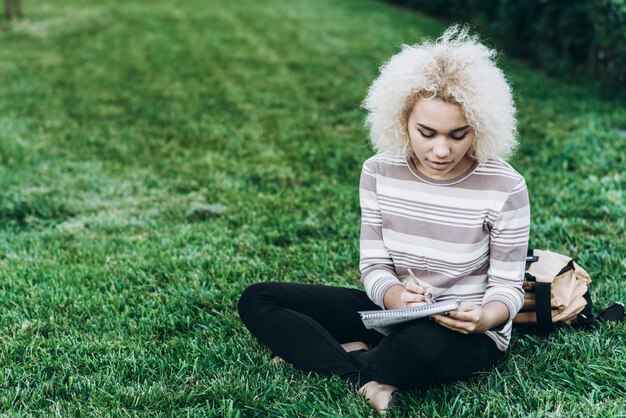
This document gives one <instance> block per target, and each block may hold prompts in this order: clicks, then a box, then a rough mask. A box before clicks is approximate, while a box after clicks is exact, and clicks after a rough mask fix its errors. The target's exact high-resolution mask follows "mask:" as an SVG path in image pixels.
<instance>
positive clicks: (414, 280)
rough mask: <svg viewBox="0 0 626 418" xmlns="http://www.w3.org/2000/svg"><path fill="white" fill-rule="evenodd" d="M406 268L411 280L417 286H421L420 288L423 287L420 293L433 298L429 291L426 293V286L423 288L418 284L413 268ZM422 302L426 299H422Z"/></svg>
mask: <svg viewBox="0 0 626 418" xmlns="http://www.w3.org/2000/svg"><path fill="white" fill-rule="evenodd" d="M407 270H408V271H409V276H411V279H413V282H414V283H415V284H416V285H417V286H419V287H421V288H423V289H424V290H422V295H424V296H428V297H429V298H430V299H432V298H433V295H431V294H430V293H426V288H424V287H423V286H422V285H421V284H420V282H419V280H418V278H417V276H416V275H415V273H413V270H411V269H407ZM422 299H423V298H422ZM422 302H426V300H422Z"/></svg>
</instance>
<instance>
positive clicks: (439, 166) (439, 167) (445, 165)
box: [430, 161, 451, 170]
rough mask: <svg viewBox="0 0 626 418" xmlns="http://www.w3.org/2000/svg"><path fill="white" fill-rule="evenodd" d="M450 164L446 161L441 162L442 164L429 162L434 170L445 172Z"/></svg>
mask: <svg viewBox="0 0 626 418" xmlns="http://www.w3.org/2000/svg"><path fill="white" fill-rule="evenodd" d="M450 164H451V163H450V162H447V161H443V162H438V161H430V165H432V166H433V168H434V169H435V170H445V169H446V168H448V166H449V165H450Z"/></svg>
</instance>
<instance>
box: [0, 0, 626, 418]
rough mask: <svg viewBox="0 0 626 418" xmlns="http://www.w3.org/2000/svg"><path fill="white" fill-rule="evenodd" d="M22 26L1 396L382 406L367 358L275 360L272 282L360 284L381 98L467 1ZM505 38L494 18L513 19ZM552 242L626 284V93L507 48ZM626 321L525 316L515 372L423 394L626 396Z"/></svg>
mask: <svg viewBox="0 0 626 418" xmlns="http://www.w3.org/2000/svg"><path fill="white" fill-rule="evenodd" d="M25 13H26V18H25V19H24V20H23V21H19V22H16V23H14V24H12V25H10V26H5V27H4V29H3V30H1V31H0V42H1V46H0V79H1V80H2V83H0V190H1V192H0V289H1V291H2V293H1V294H2V297H1V298H0V339H1V341H2V344H1V345H0V382H1V383H0V385H1V388H2V389H1V391H0V412H4V413H6V414H7V415H10V416H13V415H20V416H21V415H57V416H77V415H81V416H82V415H94V416H103V415H111V416H139V415H142V416H143V415H146V416H152V415H155V416H181V415H193V416H215V417H222V416H224V417H236V416H241V417H244V416H274V417H283V416H307V417H323V416H326V417H335V416H345V417H364V416H373V415H374V413H373V411H372V409H371V408H370V407H369V406H368V405H367V404H366V403H365V401H364V400H363V399H361V398H359V397H357V396H356V395H355V389H354V388H353V387H351V386H350V385H348V384H347V383H344V382H343V381H341V380H339V379H337V378H333V379H326V378H320V377H316V376H308V375H306V374H304V373H302V372H299V371H297V370H295V369H293V368H292V367H291V366H280V367H271V366H270V365H269V364H270V359H271V357H270V353H269V351H268V350H267V349H265V348H264V347H262V346H261V345H260V344H259V343H258V342H257V341H255V340H254V339H253V338H252V337H251V336H250V334H249V333H248V332H247V331H246V330H245V329H244V327H243V325H242V324H241V322H240V321H239V318H238V315H237V311H236V302H237V299H238V297H239V295H240V293H241V292H242V290H243V289H244V288H245V287H246V286H247V285H249V284H251V283H255V282H259V281H265V280H278V281H298V282H305V283H326V284H337V285H345V286H353V287H359V271H358V234H359V216H360V215H359V206H358V190H357V189H358V178H359V174H360V168H361V164H362V162H363V161H364V160H365V159H366V158H368V157H369V156H370V155H372V150H371V148H370V147H369V145H368V142H367V132H366V131H365V129H364V128H363V118H364V112H363V110H362V109H361V108H360V102H361V100H362V99H363V97H364V95H365V92H366V89H367V86H368V85H369V83H370V82H371V81H372V80H373V79H374V77H376V75H377V72H378V66H379V65H380V64H381V62H383V61H384V60H385V59H386V58H388V57H389V56H390V55H392V54H393V53H395V52H397V51H398V49H399V46H400V45H401V44H402V43H412V42H416V41H418V40H419V39H420V38H421V37H422V36H430V37H433V36H437V35H438V34H440V33H441V31H442V29H443V28H444V27H445V23H443V22H439V21H436V20H434V19H431V18H428V17H425V16H423V15H420V14H418V13H415V12H411V11H408V10H404V9H400V8H396V7H393V6H390V5H388V4H385V3H382V2H377V1H373V0H341V1H332V0H319V1H315V2H312V1H306V0H271V1H270V0H262V1H254V0H239V1H229V2H224V1H217V0H209V1H200V0H188V1H185V2H167V1H163V0H151V1H148V0H144V1H129V2H119V1H109V2H102V1H95V0H88V1H81V2H78V1H69V0H49V1H46V2H26V4H25ZM487 41H489V40H487ZM501 64H502V66H503V68H504V69H505V72H506V73H507V75H508V77H509V78H510V80H511V82H512V84H513V86H514V89H515V93H516V102H517V104H518V109H519V115H518V118H519V134H520V142H521V145H520V148H519V151H518V153H517V154H516V157H515V158H514V159H513V161H512V164H513V165H514V166H515V167H516V168H517V169H518V170H519V171H520V172H521V173H522V174H523V175H524V176H525V177H526V180H527V183H528V185H529V190H530V198H531V203H532V230H531V245H533V246H536V247H539V248H550V249H553V250H557V251H560V252H564V253H567V254H571V255H573V256H575V257H576V258H577V260H578V261H579V263H580V264H581V265H582V266H584V267H585V268H586V269H587V270H588V272H589V273H590V274H591V276H592V278H593V280H594V281H593V283H592V295H593V298H594V299H595V301H596V304H597V305H598V306H607V305H609V304H611V303H613V302H614V301H616V300H622V301H626V289H625V288H624V284H623V283H624V279H626V233H625V231H626V228H625V225H624V219H625V218H626V196H625V194H624V189H625V188H626V187H625V186H626V170H625V168H626V139H625V138H624V136H623V133H622V134H620V131H624V130H626V105H625V104H624V103H620V102H615V101H607V100H603V99H602V98H601V97H600V96H599V94H598V89H597V88H596V87H595V86H594V85H592V84H590V83H589V82H586V81H581V80H575V81H572V80H571V79H569V80H566V79H555V78H549V77H547V76H545V75H543V74H541V73H540V72H537V71H534V70H531V69H529V68H527V67H526V66H524V65H523V64H522V63H519V62H516V61H513V60H509V59H507V58H506V56H502V57H501ZM625 330H626V328H625V326H624V324H618V325H613V326H606V325H605V326H602V327H600V328H599V329H597V330H595V331H592V332H562V333H557V334H555V335H552V336H550V337H537V336H533V335H524V334H521V333H517V332H516V333H515V334H514V338H513V342H512V346H511V351H510V355H509V356H508V359H507V360H506V361H505V362H504V363H502V364H501V365H500V366H499V367H498V368H497V370H496V371H495V372H493V373H489V374H483V375H480V376H477V377H475V378H473V379H472V380H471V381H469V382H465V383H455V384H448V385H444V386H440V387H436V388H432V389H431V390H428V391H424V392H411V393H406V394H404V395H403V396H402V397H401V399H400V401H401V407H400V410H399V415H407V416H408V415H411V416H424V417H436V416H442V417H443V416H498V417H500V416H515V417H516V416H537V417H543V416H555V417H573V416H606V417H613V416H618V415H626V396H625V393H626V349H625V344H624V337H625V334H626V333H625Z"/></svg>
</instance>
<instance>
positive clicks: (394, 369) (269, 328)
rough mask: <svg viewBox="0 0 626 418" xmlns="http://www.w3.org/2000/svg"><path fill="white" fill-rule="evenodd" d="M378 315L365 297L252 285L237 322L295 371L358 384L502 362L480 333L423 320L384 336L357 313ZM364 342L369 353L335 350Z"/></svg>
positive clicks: (420, 379) (411, 379) (415, 383)
mask: <svg viewBox="0 0 626 418" xmlns="http://www.w3.org/2000/svg"><path fill="white" fill-rule="evenodd" d="M373 309H380V307H379V306H378V305H376V304H374V302H372V301H371V300H370V299H369V298H368V297H367V295H366V294H365V292H363V291H361V290H356V289H348V288H342V287H332V286H321V285H308V284H297V283H274V282H270V283H257V284H253V285H252V286H250V287H248V288H247V289H246V290H245V291H244V292H243V294H242V295H241V298H240V299H239V316H240V317H241V320H242V321H243V323H244V324H245V326H246V327H247V328H248V329H249V330H250V332H251V333H252V335H254V336H255V337H257V338H258V339H259V340H260V341H261V342H262V343H263V344H265V345H266V346H267V347H269V348H270V350H272V352H273V353H274V354H275V355H277V356H280V357H282V358H283V359H285V360H286V361H288V362H289V363H291V364H293V365H294V366H295V367H296V368H298V369H301V370H304V371H307V372H315V373H318V374H321V375H325V376H330V375H337V376H340V377H342V378H344V379H347V380H349V381H351V382H353V383H355V384H356V385H358V386H361V385H363V384H365V383H367V382H369V381H372V380H375V381H377V382H380V383H386V384H389V385H393V386H397V387H399V388H401V389H412V388H420V387H422V388H423V387H427V386H429V385H432V384H434V383H438V382H445V381H451V380H459V379H465V378H467V377H469V376H470V375H471V374H472V373H475V372H477V371H481V370H486V369H490V368H491V367H493V366H494V365H495V364H496V363H497V362H498V360H500V358H501V357H502V354H503V353H502V352H501V351H500V350H498V348H497V347H496V344H495V343H494V342H493V341H492V340H491V339H490V338H489V337H487V336H486V335H484V334H469V335H464V334H460V333H458V332H455V331H451V330H449V329H447V328H444V327H442V326H441V325H438V324H437V323H435V322H433V321H430V320H428V319H427V318H424V319H418V320H415V321H411V322H407V323H406V324H405V325H403V326H401V327H399V329H398V330H397V331H395V332H394V333H392V334H390V335H388V336H386V337H385V336H384V335H382V334H381V333H379V332H377V331H374V330H368V329H366V328H365V327H364V326H363V323H362V322H361V319H360V317H359V315H358V314H357V311H362V310H373ZM350 341H363V342H365V343H367V344H368V345H370V346H372V347H373V348H372V349H371V350H369V351H366V350H358V351H353V352H350V353H348V352H346V351H345V350H344V349H343V348H342V347H341V345H340V344H342V343H346V342H350Z"/></svg>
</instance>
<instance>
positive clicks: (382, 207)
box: [360, 154, 530, 351]
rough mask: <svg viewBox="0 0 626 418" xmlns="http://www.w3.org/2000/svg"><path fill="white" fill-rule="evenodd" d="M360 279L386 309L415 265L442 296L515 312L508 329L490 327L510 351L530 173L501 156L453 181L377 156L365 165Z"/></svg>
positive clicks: (518, 299)
mask: <svg viewBox="0 0 626 418" xmlns="http://www.w3.org/2000/svg"><path fill="white" fill-rule="evenodd" d="M360 202H361V241H360V244H361V251H360V253H361V258H360V270H361V274H362V275H361V283H362V285H363V286H364V288H365V291H366V292H367V295H368V296H369V297H370V299H372V301H374V303H376V304H378V305H379V306H381V307H382V308H383V309H384V305H383V297H384V295H385V292H386V291H387V290H388V289H389V288H390V287H391V286H393V285H396V284H402V283H404V282H405V281H406V280H408V279H409V276H408V269H409V268H411V269H412V270H413V272H414V273H415V274H416V275H417V276H418V277H419V278H420V279H422V280H423V281H425V282H427V283H428V284H429V285H430V286H432V287H433V288H434V289H435V300H436V301H443V300H446V299H454V298H456V299H458V300H460V301H469V302H474V303H476V304H478V305H481V306H482V305H484V304H486V303H487V302H491V301H500V302H502V303H504V304H505V305H506V306H507V307H508V309H509V318H508V320H507V322H506V323H505V324H504V326H502V327H499V328H497V329H494V330H490V331H487V332H486V334H487V335H488V336H489V337H490V338H491V339H493V340H494V341H495V342H496V344H497V346H498V348H499V349H500V350H502V351H504V350H506V348H507V347H508V344H509V340H510V337H511V324H512V322H511V320H512V319H513V317H514V316H515V315H516V314H517V312H518V311H519V310H520V308H521V307H522V304H523V301H524V291H523V290H522V281H523V277H524V267H525V257H526V249H527V246H528V233H529V226H530V207H529V204H528V192H527V190H526V183H525V181H524V178H523V177H522V176H521V175H520V174H519V173H517V172H516V171H515V170H514V169H513V168H512V167H511V166H510V165H509V164H507V163H506V162H504V161H500V160H488V161H487V162H485V163H481V164H478V163H475V164H474V165H473V166H472V167H471V168H470V169H469V170H468V171H466V172H465V173H463V174H462V175H460V176H458V177H456V178H454V179H451V180H433V179H430V178H428V177H425V176H424V175H423V174H421V173H420V172H419V171H418V170H417V168H416V167H415V165H414V164H413V161H412V160H411V159H410V158H409V159H404V158H398V157H391V156H388V155H385V154H378V155H375V156H373V157H371V158H370V159H368V160H367V161H365V163H364V164H363V171H362V172H361V182H360Z"/></svg>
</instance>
